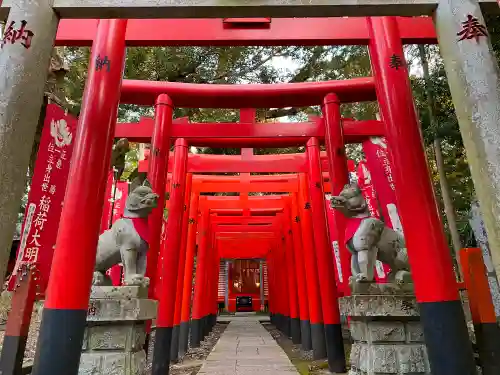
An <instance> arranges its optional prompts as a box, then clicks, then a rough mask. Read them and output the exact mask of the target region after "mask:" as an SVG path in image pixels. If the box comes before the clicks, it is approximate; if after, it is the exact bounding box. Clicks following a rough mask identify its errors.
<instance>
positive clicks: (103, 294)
mask: <svg viewBox="0 0 500 375" xmlns="http://www.w3.org/2000/svg"><path fill="white" fill-rule="evenodd" d="M131 298H140V299H143V298H148V288H145V287H143V286H135V285H133V286H128V285H126V286H118V287H116V286H97V285H93V286H92V290H91V292H90V299H91V300H92V299H131Z"/></svg>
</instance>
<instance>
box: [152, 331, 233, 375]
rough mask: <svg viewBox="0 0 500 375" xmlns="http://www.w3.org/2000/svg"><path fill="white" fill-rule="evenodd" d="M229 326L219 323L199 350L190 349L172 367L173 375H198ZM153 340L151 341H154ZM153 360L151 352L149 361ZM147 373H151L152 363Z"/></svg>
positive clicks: (171, 372)
mask: <svg viewBox="0 0 500 375" xmlns="http://www.w3.org/2000/svg"><path fill="white" fill-rule="evenodd" d="M226 327H227V324H223V323H217V324H216V325H215V327H214V328H213V330H212V332H210V334H209V335H208V336H207V337H206V338H205V340H203V341H202V342H201V345H200V347H199V348H189V350H188V352H187V353H186V355H185V356H184V357H183V358H180V359H179V362H177V363H174V364H172V365H171V366H170V374H171V375H196V374H197V373H198V371H199V370H200V368H201V366H202V365H203V361H204V360H205V358H207V356H208V355H209V354H210V352H211V351H212V349H213V348H214V346H215V344H216V343H217V341H219V338H220V337H221V335H222V333H223V332H224V330H225V329H226ZM153 340H154V339H152V340H151V341H153ZM150 348H151V345H150ZM150 358H151V350H150V352H149V359H150ZM148 363H149V368H148V369H147V370H146V371H149V372H148V373H150V371H151V368H150V366H151V363H150V362H149V361H148Z"/></svg>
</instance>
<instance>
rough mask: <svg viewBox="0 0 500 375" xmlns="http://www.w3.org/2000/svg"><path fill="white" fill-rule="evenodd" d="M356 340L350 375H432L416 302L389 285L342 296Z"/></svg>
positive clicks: (371, 285)
mask: <svg viewBox="0 0 500 375" xmlns="http://www.w3.org/2000/svg"><path fill="white" fill-rule="evenodd" d="M340 311H341V314H343V315H347V316H349V317H350V319H351V320H350V327H349V328H350V331H351V336H352V339H353V344H352V349H351V356H350V360H349V361H350V364H351V370H350V371H349V375H389V374H398V375H403V374H406V375H410V374H411V375H417V374H426V375H430V369H429V362H428V359H427V350H426V347H425V345H424V335H423V332H422V327H421V326H420V321H419V320H420V319H419V312H418V309H417V302H416V300H415V297H414V296H413V295H412V294H409V293H405V292H404V291H402V290H400V289H398V288H397V287H396V286H391V285H390V284H385V285H384V284H379V285H377V284H367V287H366V288H365V290H364V291H363V293H360V292H355V293H353V295H351V296H349V297H344V298H341V299H340Z"/></svg>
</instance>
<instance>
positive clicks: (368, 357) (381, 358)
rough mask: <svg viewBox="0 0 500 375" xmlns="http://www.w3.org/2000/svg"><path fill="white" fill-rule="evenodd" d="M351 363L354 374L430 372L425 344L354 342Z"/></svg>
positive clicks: (376, 374) (414, 373) (385, 374)
mask: <svg viewBox="0 0 500 375" xmlns="http://www.w3.org/2000/svg"><path fill="white" fill-rule="evenodd" d="M349 361H350V364H351V366H352V370H353V372H352V373H353V374H357V373H361V374H369V375H378V374H381V375H382V374H383V375H387V374H412V375H417V374H429V373H430V369H429V366H428V362H427V351H426V348H425V345H423V344H412V345H408V344H405V345H398V344H395V345H387V344H380V345H373V344H372V345H370V344H363V343H354V344H353V345H352V348H351V356H350V359H349Z"/></svg>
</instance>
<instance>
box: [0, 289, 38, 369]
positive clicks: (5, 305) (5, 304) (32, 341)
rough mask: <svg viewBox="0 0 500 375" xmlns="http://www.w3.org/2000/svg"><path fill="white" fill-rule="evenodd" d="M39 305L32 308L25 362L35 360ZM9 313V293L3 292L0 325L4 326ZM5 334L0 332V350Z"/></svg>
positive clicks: (0, 300)
mask: <svg viewBox="0 0 500 375" xmlns="http://www.w3.org/2000/svg"><path fill="white" fill-rule="evenodd" d="M41 306H42V305H41V303H40V302H37V303H36V304H35V307H34V308H33V314H32V315H31V324H30V329H29V333H28V340H27V341H26V349H25V351H24V359H25V362H30V361H32V360H33V358H35V351H36V342H37V339H38V331H39V329H40V320H41ZM9 311H10V293H9V292H5V291H4V292H3V293H2V294H1V296H0V324H5V323H6V321H7V316H8V314H9ZM4 335H5V332H4V330H3V329H2V330H1V331H0V350H1V348H2V344H3V338H4Z"/></svg>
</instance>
